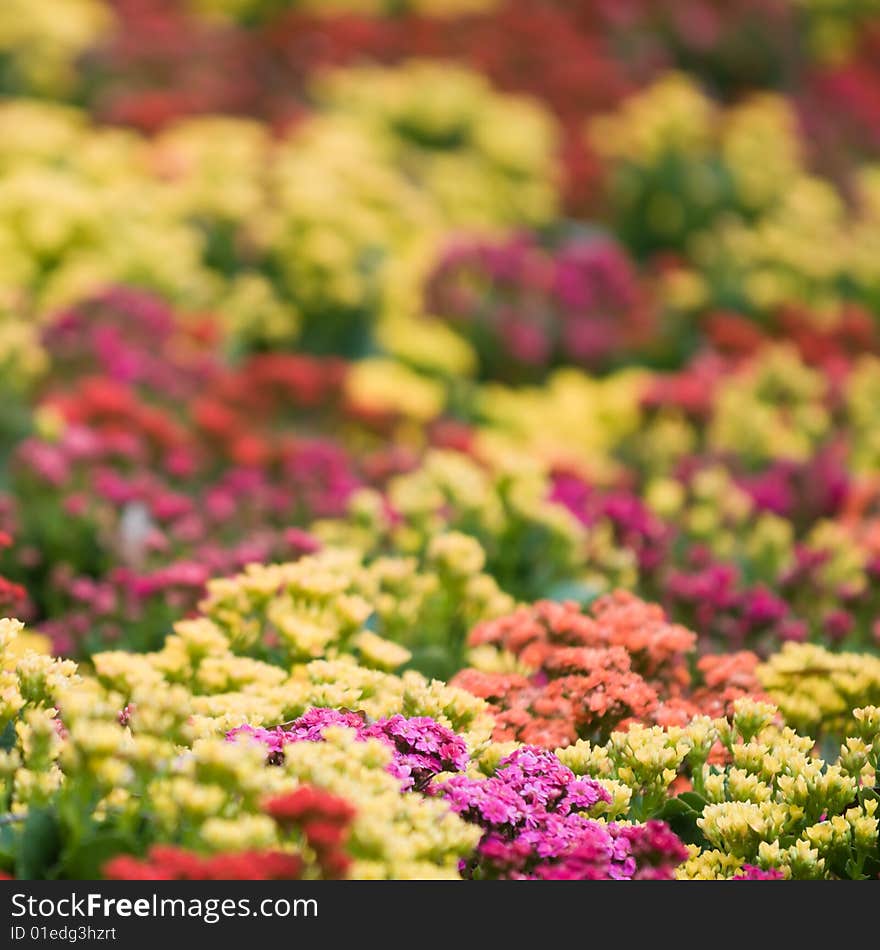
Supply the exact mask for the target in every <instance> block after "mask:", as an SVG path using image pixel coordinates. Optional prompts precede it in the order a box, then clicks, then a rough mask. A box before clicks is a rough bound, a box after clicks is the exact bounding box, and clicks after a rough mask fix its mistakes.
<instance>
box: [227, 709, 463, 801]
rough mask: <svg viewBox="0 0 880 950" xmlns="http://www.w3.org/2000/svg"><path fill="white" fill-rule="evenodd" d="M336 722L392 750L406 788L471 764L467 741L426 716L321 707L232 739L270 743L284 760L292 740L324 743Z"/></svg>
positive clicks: (271, 757)
mask: <svg viewBox="0 0 880 950" xmlns="http://www.w3.org/2000/svg"><path fill="white" fill-rule="evenodd" d="M334 726H341V727H343V728H347V729H354V731H355V735H356V736H357V738H358V739H362V740H367V739H378V740H379V741H380V742H384V743H385V744H386V745H387V746H389V748H391V749H393V750H394V756H393V758H392V760H391V762H390V763H389V766H388V771H389V772H390V773H391V774H392V775H393V776H394V777H395V778H397V779H399V780H400V783H401V786H402V787H403V788H404V789H405V790H408V789H411V788H413V789H416V790H417V791H424V790H425V789H426V788H427V787H428V785H429V784H430V782H431V780H432V779H433V778H434V776H435V775H439V774H440V773H441V772H461V771H462V770H464V769H465V768H467V765H468V762H469V756H468V749H467V745H466V744H465V742H464V740H462V739H461V738H460V737H459V736H457V735H456V734H455V733H454V732H452V731H451V730H450V729H448V728H446V727H445V726H442V725H440V724H439V723H437V722H435V721H434V720H433V719H431V718H430V717H427V716H422V717H415V718H410V719H407V718H404V717H403V716H401V715H400V714H398V715H396V716H391V717H390V718H386V719H378V720H376V721H375V722H371V723H367V722H366V721H365V719H364V717H363V716H362V715H359V714H358V713H352V712H339V711H337V710H335V709H320V708H316V709H310V710H309V711H308V712H307V713H305V714H304V715H303V716H300V717H299V718H298V719H295V720H294V721H293V722H291V723H286V724H285V725H283V726H276V727H275V728H274V729H255V728H254V727H253V726H247V725H245V726H239V727H238V728H237V729H233V730H232V731H231V732H230V733H229V734H228V736H227V738H229V739H234V738H235V737H236V736H239V735H242V734H245V735H249V736H251V737H252V738H254V739H256V740H258V741H259V742H262V743H263V744H264V745H265V746H266V747H267V749H268V750H269V752H268V756H267V761H269V762H271V763H273V764H280V763H281V762H283V761H284V747H285V746H286V745H288V743H291V742H320V741H321V740H322V739H323V738H324V730H325V729H329V728H333V727H334Z"/></svg>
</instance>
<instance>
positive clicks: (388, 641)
mask: <svg viewBox="0 0 880 950" xmlns="http://www.w3.org/2000/svg"><path fill="white" fill-rule="evenodd" d="M424 553H425V557H424V561H423V563H424V566H420V562H419V559H418V558H417V557H413V556H379V557H376V558H375V559H373V560H370V561H366V560H365V558H364V554H363V553H357V552H356V551H355V550H353V549H351V548H349V549H345V548H328V549H326V550H324V551H323V552H321V553H319V554H317V555H313V556H311V557H307V558H302V559H301V560H299V561H296V562H294V563H291V564H275V565H251V566H250V567H248V568H247V569H246V570H245V571H244V572H243V573H242V574H239V575H237V576H236V577H233V578H225V579H217V580H213V581H210V582H209V584H208V596H207V598H206V599H205V600H204V601H203V603H202V605H201V606H202V610H203V611H204V614H205V617H206V618H207V619H206V620H205V621H201V623H207V621H208V620H210V621H211V624H212V625H214V624H215V625H216V626H217V628H219V629H220V630H222V631H223V636H224V637H225V638H226V639H227V640H228V642H229V644H230V645H231V648H232V650H233V651H234V652H236V653H238V654H251V655H254V656H258V657H276V656H277V657H280V658H282V660H283V661H284V662H285V663H286V662H290V661H293V662H302V661H305V660H310V659H317V658H330V659H332V658H334V657H336V656H339V655H340V654H342V653H349V652H351V653H354V654H355V655H357V656H359V658H360V662H361V664H362V665H363V666H368V667H378V668H380V669H394V668H396V667H399V666H400V665H402V664H403V663H405V662H406V661H407V660H408V659H409V652H408V651H407V650H406V649H403V646H412V647H417V646H419V645H421V644H422V643H424V642H425V641H430V640H432V639H434V640H436V641H437V642H438V643H439V644H441V645H446V644H447V642H448V641H449V640H450V639H453V640H454V639H455V637H456V631H458V634H457V635H458V636H459V637H460V638H462V639H463V637H464V634H465V633H466V632H467V630H469V629H470V627H471V626H472V625H473V624H475V623H477V622H478V621H480V620H485V619H490V618H493V617H498V616H501V615H502V614H504V613H506V612H508V611H509V610H511V609H512V607H513V601H512V600H511V598H510V597H509V596H507V595H506V594H504V593H503V592H502V591H501V590H500V589H499V587H498V585H497V583H496V582H495V581H494V579H493V578H492V577H491V576H490V575H489V574H486V573H483V570H482V568H483V562H484V554H483V551H482V549H481V548H480V545H479V544H478V542H477V541H475V540H474V539H473V538H472V537H470V536H467V535H463V534H457V533H451V534H444V533H442V532H441V533H438V534H436V536H433V537H432V540H431V543H430V545H429V547H428V549H427V550H426V551H425V552H424ZM368 621H369V622H370V623H371V624H372V625H374V626H375V631H374V632H371V631H369V630H368V629H367V627H366V624H367V623H368ZM178 629H180V628H179V626H178ZM204 629H205V630H206V633H207V635H208V636H209V637H213V635H214V629H213V626H212V627H211V628H210V629H209V627H207V626H206V627H205V628H204ZM367 634H370V635H367ZM172 642H173V641H172ZM400 644H402V645H403V646H401V645H400Z"/></svg>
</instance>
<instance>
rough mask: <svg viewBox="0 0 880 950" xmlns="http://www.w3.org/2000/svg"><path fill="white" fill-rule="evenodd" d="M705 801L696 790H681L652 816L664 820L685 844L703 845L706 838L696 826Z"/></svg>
mask: <svg viewBox="0 0 880 950" xmlns="http://www.w3.org/2000/svg"><path fill="white" fill-rule="evenodd" d="M705 805H706V801H705V800H704V799H703V798H702V797H701V796H699V795H697V793H696V792H683V793H682V794H681V795H679V796H678V797H677V798H670V799H669V800H668V801H667V802H666V803H665V804H664V805H663V807H662V808H661V809H660V810H659V811H658V812H657V813H656V814H655V815H654V816H653V817H655V818H659V819H660V820H661V821H665V822H666V823H667V824H668V825H669V827H670V828H671V829H672V830H673V831H674V832H675V833H676V834H677V835H678V837H679V838H681V840H682V841H684V842H685V844H698V845H701V846H702V845H705V843H706V839H705V838H704V837H703V833H702V832H701V831H700V829H699V827H698V826H697V819H698V818H700V816H701V815H702V814H703V808H704V806H705Z"/></svg>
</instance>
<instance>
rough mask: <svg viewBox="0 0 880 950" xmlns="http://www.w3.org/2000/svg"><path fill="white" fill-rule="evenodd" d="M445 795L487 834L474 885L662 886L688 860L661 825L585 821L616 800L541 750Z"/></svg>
mask: <svg viewBox="0 0 880 950" xmlns="http://www.w3.org/2000/svg"><path fill="white" fill-rule="evenodd" d="M441 791H442V794H443V795H444V796H445V797H446V798H447V799H448V800H449V802H450V803H451V805H452V808H453V810H454V811H456V812H457V813H458V814H460V815H462V816H464V817H465V818H467V819H468V820H469V821H472V822H475V823H476V824H478V825H479V826H480V827H481V828H482V829H483V837H482V839H481V840H480V844H479V846H478V848H477V852H476V854H475V856H474V858H473V859H472V861H471V862H470V863H469V864H468V865H467V866H466V868H465V873H466V875H467V876H468V877H470V878H476V879H487V878H490V879H491V878H507V879H510V878H513V879H524V878H525V879H528V878H533V879H537V880H608V879H610V880H632V879H636V880H638V879H646V878H647V879H653V880H657V879H661V880H662V879H664V878H669V877H671V873H672V871H673V870H674V869H675V867H676V865H678V864H679V863H680V862H681V861H682V860H684V857H685V855H686V852H685V850H684V848H683V846H682V844H681V842H680V841H679V840H678V839H677V838H676V837H675V836H674V835H673V834H671V833H670V832H669V830H668V829H667V828H666V827H665V826H664V825H663V824H662V823H661V822H653V823H648V824H646V825H643V826H632V827H620V826H617V825H615V824H613V823H612V824H601V823H599V822H597V821H595V820H593V819H591V818H588V817H586V815H585V813H589V812H590V810H591V809H593V808H594V807H595V806H596V805H597V804H598V803H600V802H603V803H608V802H610V801H611V796H610V795H609V794H608V792H606V791H605V789H604V788H603V787H602V786H601V785H599V784H598V783H596V782H594V781H592V780H590V779H578V778H576V777H575V776H574V774H573V773H572V772H571V770H570V769H568V768H566V767H565V766H564V765H562V764H561V763H560V761H559V759H557V758H556V756H555V755H553V754H552V753H550V752H544V751H542V750H540V749H537V748H532V747H529V746H523V747H521V748H519V749H517V750H516V751H515V752H513V753H511V754H510V755H508V756H505V757H504V758H503V759H502V760H501V761H500V762H499V763H498V767H497V771H496V772H495V773H494V774H493V775H491V776H490V777H488V778H478V779H474V778H469V777H465V776H460V777H458V776H456V777H453V778H451V779H450V780H449V781H448V782H446V783H445V784H444V785H442V786H441Z"/></svg>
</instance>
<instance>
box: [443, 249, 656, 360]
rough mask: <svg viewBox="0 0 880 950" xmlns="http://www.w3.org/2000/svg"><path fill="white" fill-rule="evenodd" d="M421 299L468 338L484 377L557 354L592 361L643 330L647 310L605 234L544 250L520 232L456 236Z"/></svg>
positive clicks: (630, 344) (617, 355)
mask: <svg viewBox="0 0 880 950" xmlns="http://www.w3.org/2000/svg"><path fill="white" fill-rule="evenodd" d="M426 295H427V299H426V301H425V309H426V311H427V312H428V313H429V314H433V315H436V316H437V317H439V318H442V319H443V320H446V321H448V322H449V323H450V325H451V326H453V327H454V328H455V329H457V330H459V331H460V332H462V333H463V334H464V335H465V336H466V337H467V338H468V339H469V340H470V341H471V342H472V343H473V345H474V347H475V348H476V350H477V353H478V355H479V358H480V368H481V370H482V372H483V373H484V374H485V375H487V376H489V377H491V378H499V377H500V378H504V377H505V376H513V377H514V378H516V376H517V375H525V376H526V377H528V374H530V373H531V374H535V373H536V372H537V371H540V370H543V369H545V368H546V367H548V366H552V365H555V364H558V363H567V364H573V365H575V366H585V367H587V368H593V369H595V368H597V367H602V366H605V365H607V364H608V363H609V362H610V361H611V359H614V360H623V359H625V358H626V356H627V354H629V353H631V352H633V351H634V350H636V349H637V348H638V345H639V344H640V343H642V344H644V342H645V341H646V339H649V338H650V336H651V331H652V329H653V327H652V325H651V314H650V312H649V309H648V302H647V300H646V298H645V294H644V291H643V289H642V288H641V287H640V286H639V284H638V282H637V280H636V274H635V270H634V268H633V265H632V263H631V262H630V261H629V260H628V258H627V256H626V254H625V253H624V252H623V251H622V250H621V249H620V248H619V247H617V246H615V245H614V244H613V243H611V242H609V241H608V240H605V239H601V238H600V239H592V240H576V241H571V242H570V243H567V244H565V245H563V246H562V247H561V248H560V249H559V250H558V252H556V253H548V252H547V251H545V250H543V249H542V248H540V247H539V246H537V245H536V244H535V243H534V240H533V239H532V238H530V237H528V236H524V237H519V238H513V239H509V240H507V241H505V242H504V243H500V244H490V243H488V242H482V243H480V242H461V243H460V244H458V245H453V246H452V247H451V248H449V250H448V251H447V252H446V253H445V254H444V256H443V258H442V259H441V261H440V263H439V264H438V265H437V267H436V269H435V270H434V272H433V274H431V276H430V278H429V280H428V282H427V285H426Z"/></svg>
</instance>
